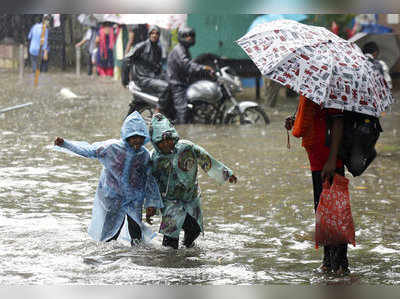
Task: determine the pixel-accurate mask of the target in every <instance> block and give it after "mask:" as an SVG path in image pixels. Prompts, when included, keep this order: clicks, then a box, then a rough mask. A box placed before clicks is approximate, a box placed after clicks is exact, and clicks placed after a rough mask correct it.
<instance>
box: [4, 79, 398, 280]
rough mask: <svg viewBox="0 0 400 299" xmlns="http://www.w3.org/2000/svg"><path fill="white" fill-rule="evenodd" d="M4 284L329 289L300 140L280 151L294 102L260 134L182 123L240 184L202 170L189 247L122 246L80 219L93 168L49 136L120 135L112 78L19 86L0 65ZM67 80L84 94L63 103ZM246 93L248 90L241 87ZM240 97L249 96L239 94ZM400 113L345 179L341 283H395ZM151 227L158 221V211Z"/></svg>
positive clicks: (120, 102)
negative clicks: (351, 233)
mask: <svg viewBox="0 0 400 299" xmlns="http://www.w3.org/2000/svg"><path fill="white" fill-rule="evenodd" d="M0 79H1V80H0V82H1V83H0V85H1V90H2V93H1V95H0V109H1V108H4V107H8V106H13V105H17V104H22V103H26V102H33V105H32V106H30V107H26V108H22V109H20V110H15V111H11V112H7V113H4V114H0V233H1V235H2V242H1V243H0V265H1V267H0V284H2V285H9V284H18V285H19V284H79V285H82V284H149V285H154V284H159V285H186V284H201V285H207V284H210V285H233V284H234V285H236V284H246V285H247V284H325V283H328V282H329V281H331V280H334V279H333V278H329V277H324V276H320V275H318V274H314V273H313V269H314V268H316V267H318V266H319V265H320V261H321V255H322V250H321V249H320V250H316V249H314V244H313V241H312V234H313V231H314V214H313V199H312V183H311V175H310V171H309V168H308V161H307V158H306V155H305V152H304V149H303V148H301V146H300V142H299V140H295V138H293V137H292V138H291V144H292V148H291V150H290V151H289V150H288V149H287V148H286V138H287V137H286V132H285V130H284V129H283V126H282V124H283V120H284V118H285V117H286V116H287V115H288V114H289V113H292V112H293V111H294V110H295V107H296V99H287V101H286V102H285V103H284V104H282V101H280V102H279V103H278V106H277V109H273V110H272V109H267V113H268V114H269V116H270V117H271V125H270V126H269V127H268V128H267V129H260V128H247V127H237V126H232V127H213V126H199V125H196V126H193V125H189V126H180V127H178V131H179V132H180V134H181V136H182V137H183V138H187V139H190V140H192V141H194V142H196V143H198V144H200V145H202V146H203V147H204V148H206V149H207V150H208V151H209V152H210V153H212V154H213V155H214V157H216V158H217V159H220V160H221V161H223V162H224V163H225V164H226V165H228V166H230V167H231V168H232V169H233V170H234V172H235V174H236V175H237V177H238V179H239V182H238V184H237V185H228V184H227V185H223V186H219V185H217V184H216V183H215V182H214V181H212V179H210V178H208V177H207V176H206V175H205V174H204V173H203V172H200V177H199V180H200V186H201V188H202V191H203V207H204V222H205V234H204V237H200V238H199V239H198V241H197V245H196V247H195V248H192V249H183V248H182V249H180V250H178V251H175V250H170V249H165V248H163V247H162V246H161V239H162V238H161V236H160V235H158V236H157V237H156V238H155V240H154V241H153V242H152V243H151V244H149V245H143V246H141V247H139V248H130V247H129V244H128V243H125V242H123V241H118V242H113V243H107V244H98V243H96V242H94V241H92V240H91V239H90V237H89V236H88V234H87V226H88V224H89V221H90V217H91V207H92V202H93V198H94V193H95V190H96V187H97V181H98V176H99V173H100V170H101V165H100V163H98V162H97V161H93V160H89V159H83V158H78V157H73V156H68V155H66V154H63V153H58V152H54V151H52V150H51V147H52V143H53V140H54V138H55V137H56V136H61V137H65V138H68V139H73V140H85V141H89V142H95V141H102V140H106V139H109V138H118V137H119V132H120V126H121V124H122V119H123V117H124V114H125V112H126V110H127V105H128V103H129V100H130V98H129V94H128V91H127V90H124V89H122V88H121V86H120V85H119V84H118V83H117V82H115V81H112V80H107V79H100V78H96V79H95V80H92V79H89V78H88V77H87V76H85V75H82V77H81V78H80V79H77V78H76V77H75V76H74V75H73V74H45V75H44V76H41V78H40V82H39V87H38V88H34V87H33V83H32V82H33V77H32V76H29V75H27V76H26V77H25V79H24V81H23V82H19V81H18V79H17V76H16V75H11V76H10V75H7V74H5V73H0ZM63 87H68V88H70V89H71V90H72V91H73V92H74V93H76V94H78V95H82V96H84V97H83V98H82V99H64V98H62V97H61V96H60V95H59V92H60V90H61V88H63ZM244 96H246V95H244ZM247 96H248V95H247ZM399 112H400V107H399V105H398V104H395V105H394V106H393V111H392V112H389V113H387V114H386V116H385V117H384V118H383V119H382V125H383V128H384V133H383V134H382V135H381V138H380V140H379V142H378V144H377V151H378V155H379V156H378V158H377V159H376V160H375V161H374V162H373V164H372V165H371V166H370V168H369V169H368V170H367V172H366V173H365V174H364V175H363V176H362V177H359V178H352V177H351V175H350V174H348V175H347V176H348V177H351V178H350V194H351V198H352V212H353V218H354V222H355V227H356V242H357V246H356V247H352V246H350V249H349V260H350V267H351V271H352V274H351V276H350V277H348V278H346V279H345V280H344V282H345V283H346V282H349V283H350V282H354V281H356V283H361V284H388V285H398V284H400V254H399V253H400V232H399V231H400V225H399V221H400V183H399V167H400V132H399V129H400V113H399ZM155 219H156V221H155V224H154V225H153V228H154V230H157V225H158V224H159V218H157V217H156V218H155Z"/></svg>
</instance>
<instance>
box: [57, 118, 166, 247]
mask: <svg viewBox="0 0 400 299" xmlns="http://www.w3.org/2000/svg"><path fill="white" fill-rule="evenodd" d="M149 141H150V136H149V133H148V130H147V127H146V123H145V122H144V120H143V118H142V117H141V115H140V114H139V113H138V112H134V113H132V114H131V115H129V116H128V117H127V118H126V119H125V121H124V123H123V125H122V128H121V139H120V140H116V139H112V140H107V141H104V142H96V143H93V144H89V143H87V142H79V141H69V140H64V139H63V138H60V137H57V138H56V140H55V142H54V143H55V145H56V146H58V147H62V148H64V149H66V150H68V151H70V152H73V153H75V154H78V155H80V156H83V157H86V158H92V159H98V160H99V161H100V162H101V163H102V164H103V170H102V171H101V174H100V180H99V185H98V187H97V191H96V196H95V200H94V206H93V210H92V221H91V223H90V226H89V235H90V236H91V237H92V238H93V239H94V240H96V241H105V242H108V241H111V240H116V239H117V238H118V236H119V234H120V232H121V228H122V226H123V224H124V220H125V216H126V217H127V220H128V230H129V235H130V237H131V244H132V245H133V244H136V243H137V241H139V240H141V239H142V229H141V228H143V223H142V207H143V205H144V206H145V208H146V222H148V223H149V224H152V223H151V221H152V220H151V217H152V216H154V215H155V213H156V209H157V208H162V207H163V204H162V201H161V197H160V192H159V189H158V186H157V182H156V181H155V179H154V177H153V176H152V175H151V167H150V163H149V162H150V154H149V152H148V150H147V149H146V148H145V147H143V145H144V144H146V143H147V142H149Z"/></svg>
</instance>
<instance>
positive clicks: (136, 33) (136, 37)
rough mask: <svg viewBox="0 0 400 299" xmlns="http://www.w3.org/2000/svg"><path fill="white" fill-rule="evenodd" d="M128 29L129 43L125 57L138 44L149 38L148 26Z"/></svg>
mask: <svg viewBox="0 0 400 299" xmlns="http://www.w3.org/2000/svg"><path fill="white" fill-rule="evenodd" d="M127 28H128V43H127V44H126V47H125V56H127V55H128V53H129V52H130V51H131V49H132V47H134V46H136V45H137V44H138V43H140V42H142V41H145V40H146V39H147V37H148V25H147V24H135V25H129V26H127Z"/></svg>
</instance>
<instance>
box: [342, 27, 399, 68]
mask: <svg viewBox="0 0 400 299" xmlns="http://www.w3.org/2000/svg"><path fill="white" fill-rule="evenodd" d="M349 41H352V42H355V43H356V44H357V45H358V46H359V47H360V48H361V49H362V47H363V46H364V45H365V44H366V43H368V42H375V43H376V44H377V45H378V47H379V56H378V57H377V58H378V59H381V60H383V61H384V62H386V64H387V65H388V67H389V69H390V68H392V67H393V66H394V65H395V64H396V62H397V61H398V60H399V58H400V40H399V37H398V36H397V35H396V34H393V33H386V34H368V33H366V32H359V33H357V34H355V35H354V36H353V37H352V38H350V39H349Z"/></svg>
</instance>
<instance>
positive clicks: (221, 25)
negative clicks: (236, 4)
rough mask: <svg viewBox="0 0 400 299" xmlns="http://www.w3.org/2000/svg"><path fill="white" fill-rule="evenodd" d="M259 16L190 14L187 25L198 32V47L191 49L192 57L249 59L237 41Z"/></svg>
mask: <svg viewBox="0 0 400 299" xmlns="http://www.w3.org/2000/svg"><path fill="white" fill-rule="evenodd" d="M257 16H258V15H251V14H226V15H200V14H189V15H188V21H187V23H188V25H189V26H190V27H192V28H194V29H195V30H196V45H195V46H194V47H193V48H191V49H190V52H191V53H192V56H193V57H196V56H198V55H199V54H203V53H213V54H216V55H219V56H225V57H228V58H235V59H249V57H248V56H247V55H246V53H245V52H244V51H243V50H242V49H241V48H240V47H239V46H238V45H237V44H236V43H235V41H236V40H238V39H239V38H240V37H242V36H243V35H244V34H245V33H246V32H247V29H248V28H249V26H250V25H251V23H252V21H253V20H254V19H255V18H256V17H257Z"/></svg>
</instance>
